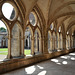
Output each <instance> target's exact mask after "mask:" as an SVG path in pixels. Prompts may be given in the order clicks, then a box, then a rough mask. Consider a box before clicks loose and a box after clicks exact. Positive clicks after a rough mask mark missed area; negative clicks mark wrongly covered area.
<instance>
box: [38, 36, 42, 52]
mask: <svg viewBox="0 0 75 75" xmlns="http://www.w3.org/2000/svg"><path fill="white" fill-rule="evenodd" d="M39 52H40V53H42V42H41V36H40V37H39Z"/></svg>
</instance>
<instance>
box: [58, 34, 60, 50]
mask: <svg viewBox="0 0 75 75" xmlns="http://www.w3.org/2000/svg"><path fill="white" fill-rule="evenodd" d="M58 51H60V34H59V33H58Z"/></svg>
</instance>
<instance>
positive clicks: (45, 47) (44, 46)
mask: <svg viewBox="0 0 75 75" xmlns="http://www.w3.org/2000/svg"><path fill="white" fill-rule="evenodd" d="M47 36H48V35H45V36H43V53H44V54H48V37H47Z"/></svg>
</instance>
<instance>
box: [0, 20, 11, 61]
mask: <svg viewBox="0 0 75 75" xmlns="http://www.w3.org/2000/svg"><path fill="white" fill-rule="evenodd" d="M9 33H10V30H9V26H8V24H7V23H6V22H5V20H4V19H1V20H0V61H4V60H5V59H6V58H9V56H10V45H9V43H10V42H9Z"/></svg>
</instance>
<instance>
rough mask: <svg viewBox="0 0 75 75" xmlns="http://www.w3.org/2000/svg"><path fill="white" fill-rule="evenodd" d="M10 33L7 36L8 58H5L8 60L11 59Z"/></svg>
mask: <svg viewBox="0 0 75 75" xmlns="http://www.w3.org/2000/svg"><path fill="white" fill-rule="evenodd" d="M11 38H12V36H11V33H10V34H9V35H8V56H7V58H8V59H10V58H11V57H12V55H11Z"/></svg>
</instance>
